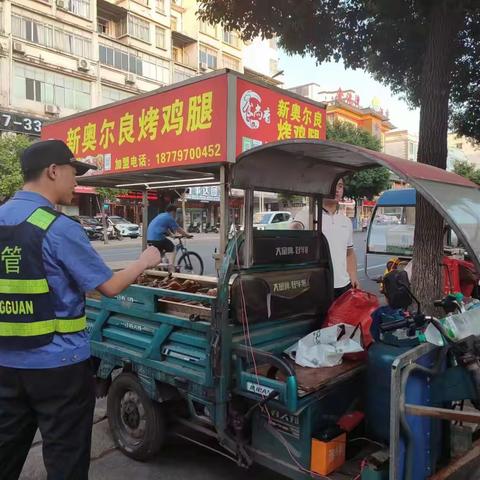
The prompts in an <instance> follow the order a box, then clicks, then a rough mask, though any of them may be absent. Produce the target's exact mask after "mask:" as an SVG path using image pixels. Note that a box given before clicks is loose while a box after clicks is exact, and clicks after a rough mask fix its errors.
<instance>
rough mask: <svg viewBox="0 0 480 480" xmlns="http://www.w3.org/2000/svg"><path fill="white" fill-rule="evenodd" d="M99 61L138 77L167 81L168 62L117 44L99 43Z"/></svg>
mask: <svg viewBox="0 0 480 480" xmlns="http://www.w3.org/2000/svg"><path fill="white" fill-rule="evenodd" d="M99 57H100V63H101V64H103V65H108V66H109V67H113V68H117V69H119V70H123V71H125V72H129V73H134V74H135V75H139V76H140V77H145V78H150V79H152V80H156V81H158V82H162V83H165V84H166V83H169V80H170V66H169V62H167V61H166V60H162V59H160V58H156V57H153V56H151V55H147V54H144V53H141V52H138V51H136V50H133V49H127V48H121V47H120V46H117V45H108V44H106V43H105V44H100V45H99Z"/></svg>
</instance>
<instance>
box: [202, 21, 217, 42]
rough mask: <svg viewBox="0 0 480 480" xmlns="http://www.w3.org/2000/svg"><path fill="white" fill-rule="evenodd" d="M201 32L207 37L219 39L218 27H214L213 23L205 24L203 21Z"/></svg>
mask: <svg viewBox="0 0 480 480" xmlns="http://www.w3.org/2000/svg"><path fill="white" fill-rule="evenodd" d="M200 31H201V32H202V33H205V34H206V35H209V36H210V37H215V38H217V27H216V25H212V24H211V23H208V22H204V21H203V20H200Z"/></svg>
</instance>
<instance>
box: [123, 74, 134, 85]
mask: <svg viewBox="0 0 480 480" xmlns="http://www.w3.org/2000/svg"><path fill="white" fill-rule="evenodd" d="M136 81H137V78H136V77H135V75H134V74H133V73H129V74H127V75H125V83H128V84H130V85H134V84H135V82H136Z"/></svg>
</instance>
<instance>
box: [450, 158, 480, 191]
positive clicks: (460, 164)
mask: <svg viewBox="0 0 480 480" xmlns="http://www.w3.org/2000/svg"><path fill="white" fill-rule="evenodd" d="M453 171H454V172H455V173H456V174H458V175H461V176H462V177H465V178H468V179H469V180H471V181H472V182H475V183H477V184H478V185H480V169H479V168H477V167H476V166H475V165H474V164H473V163H470V162H468V161H466V160H455V163H454V164H453Z"/></svg>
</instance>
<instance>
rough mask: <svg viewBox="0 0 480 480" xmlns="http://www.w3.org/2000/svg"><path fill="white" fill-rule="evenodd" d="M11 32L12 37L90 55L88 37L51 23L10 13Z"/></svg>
mask: <svg viewBox="0 0 480 480" xmlns="http://www.w3.org/2000/svg"><path fill="white" fill-rule="evenodd" d="M12 34H13V36H14V37H17V38H21V39H22V40H27V41H29V42H34V43H36V44H38V45H43V46H44V47H48V48H56V49H57V50H60V51H62V52H66V53H70V54H72V55H75V56H78V57H84V58H91V57H92V42H91V41H90V39H88V38H86V37H83V36H81V35H77V34H76V33H73V32H69V31H66V30H63V29H60V28H57V27H55V28H54V27H53V25H44V24H42V23H39V22H37V21H35V20H31V19H28V18H25V17H20V16H18V15H12Z"/></svg>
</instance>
